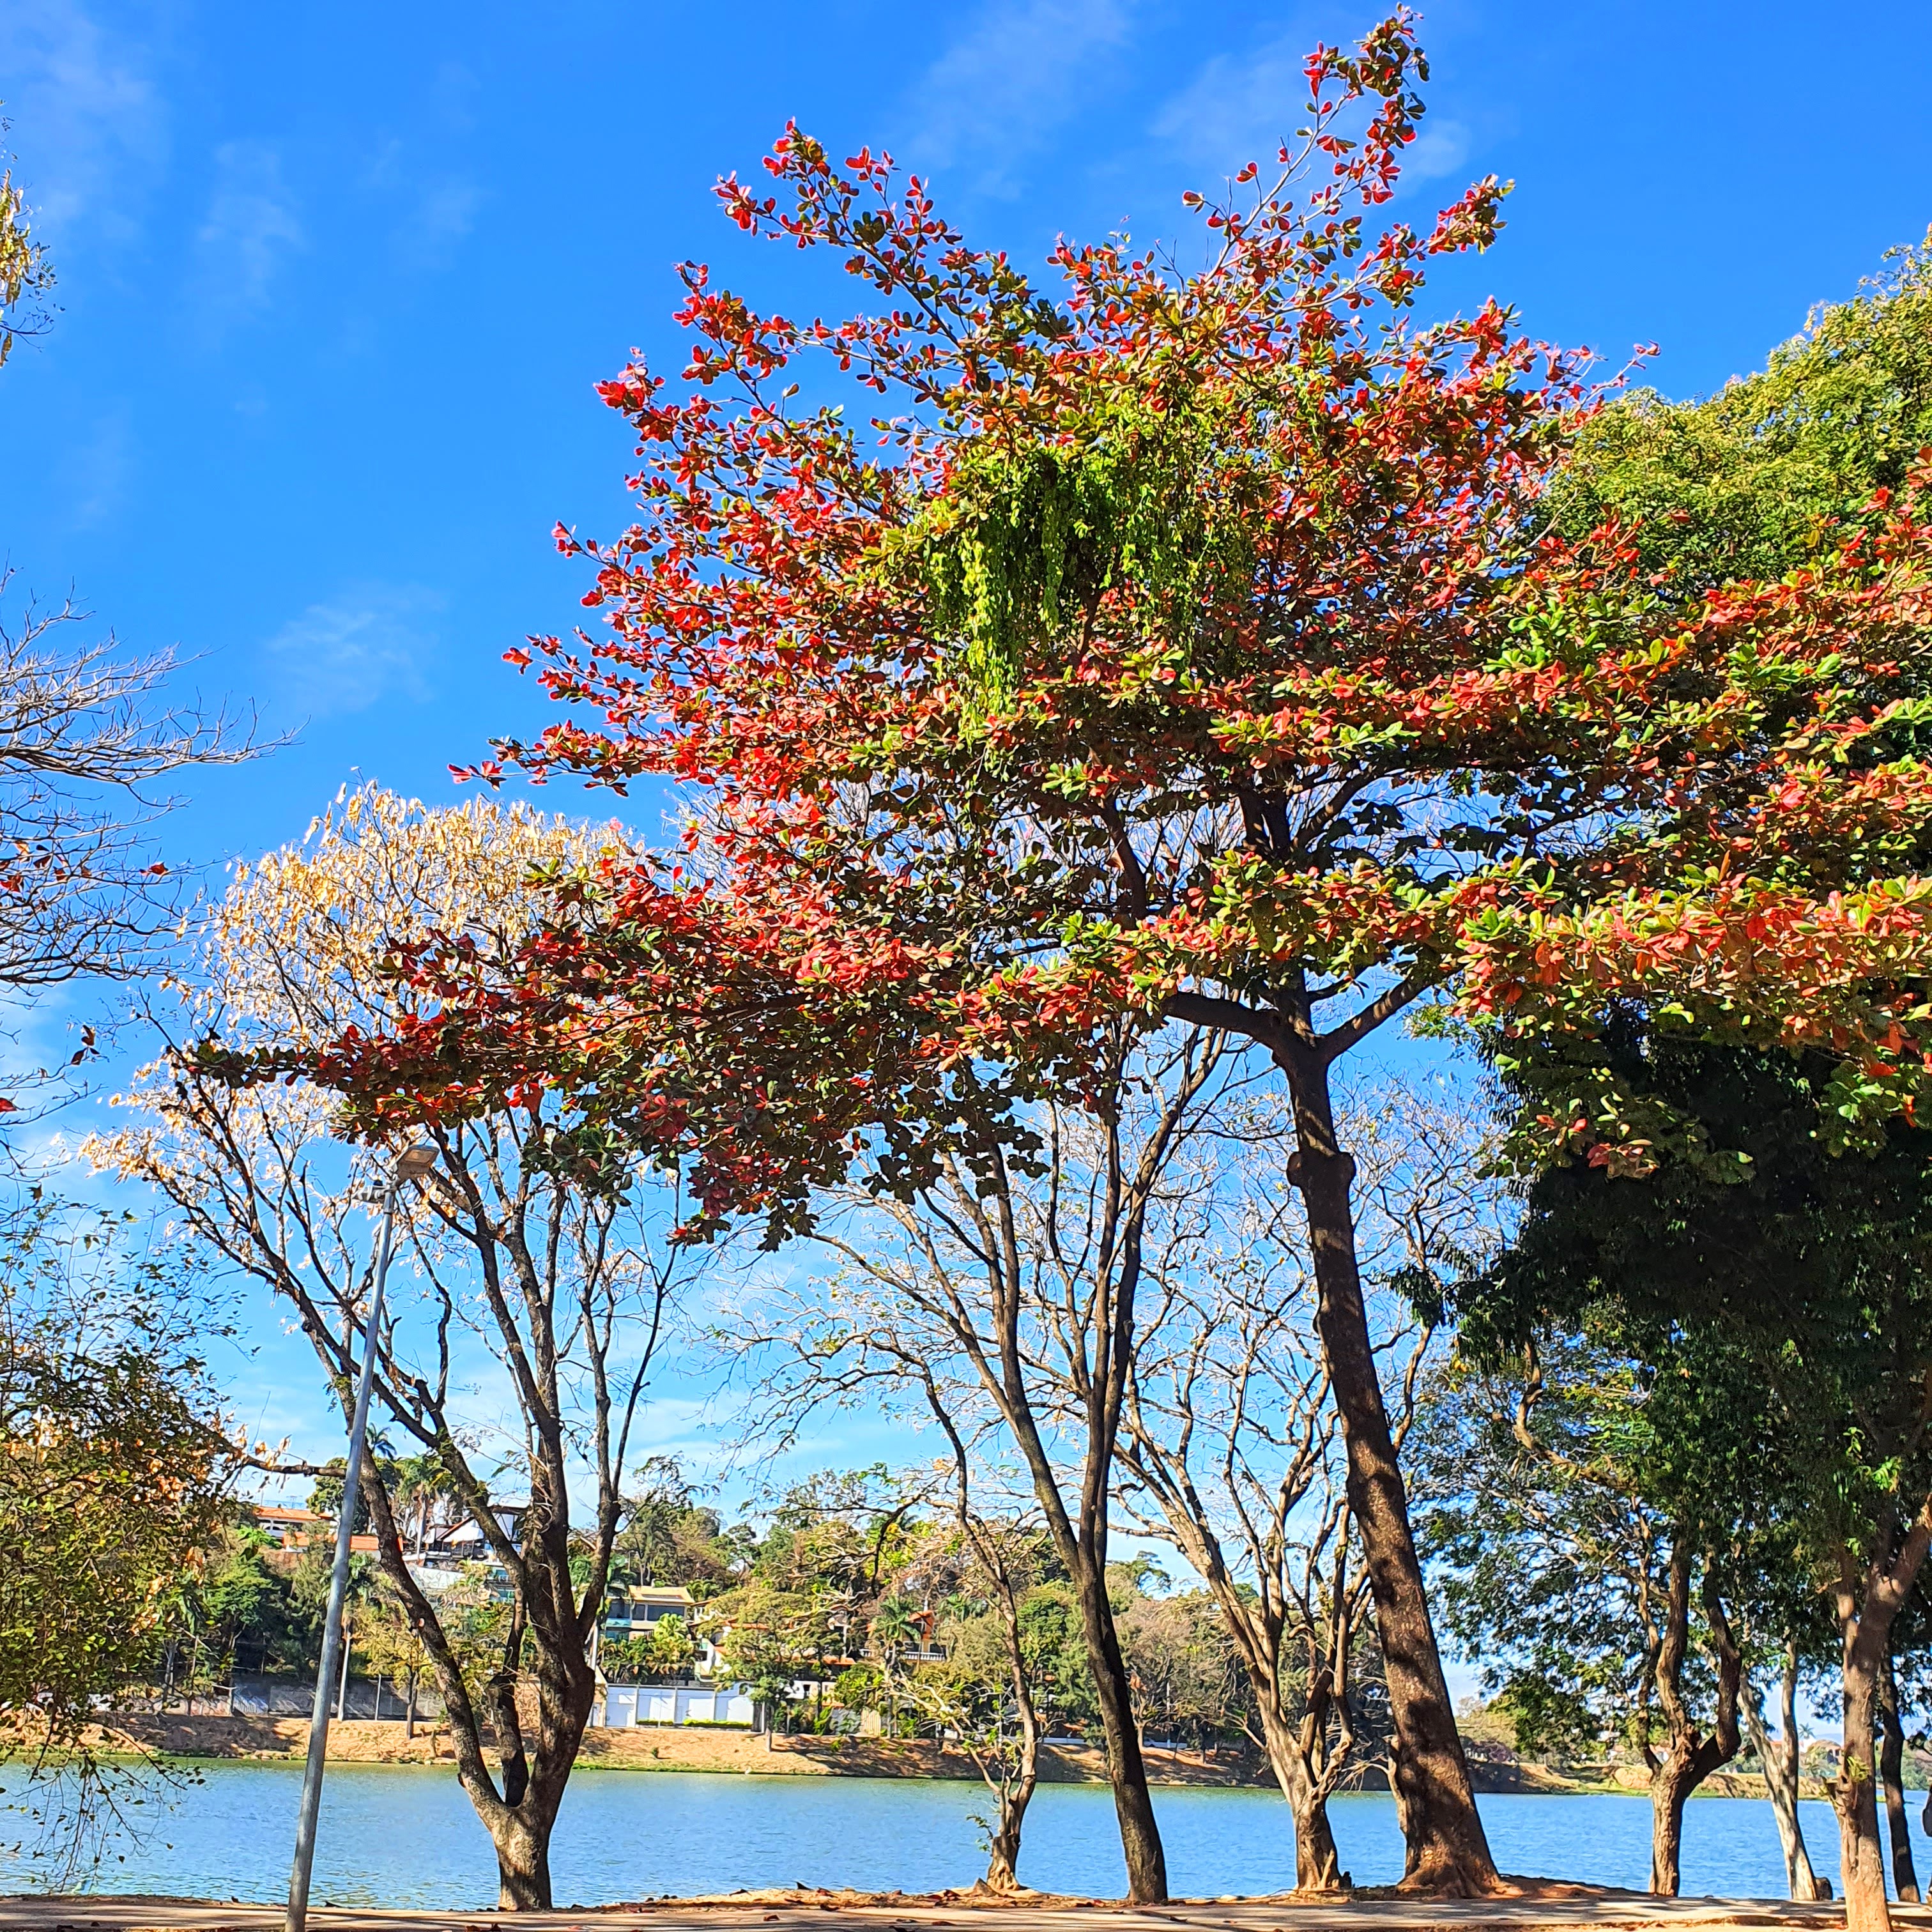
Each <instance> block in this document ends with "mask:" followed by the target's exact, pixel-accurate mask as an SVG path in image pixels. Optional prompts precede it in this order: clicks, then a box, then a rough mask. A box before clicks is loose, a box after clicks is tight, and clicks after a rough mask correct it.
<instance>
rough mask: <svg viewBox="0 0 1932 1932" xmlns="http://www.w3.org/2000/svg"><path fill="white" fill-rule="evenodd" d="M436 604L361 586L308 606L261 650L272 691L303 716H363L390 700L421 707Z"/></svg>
mask: <svg viewBox="0 0 1932 1932" xmlns="http://www.w3.org/2000/svg"><path fill="white" fill-rule="evenodd" d="M442 608H443V598H441V597H440V596H439V595H437V593H436V592H434V591H432V590H425V589H422V588H421V587H420V586H416V585H410V584H404V585H400V586H398V585H384V584H362V585H356V586H351V587H350V588H349V589H347V590H345V591H344V592H343V593H342V594H341V595H340V596H339V597H338V598H336V599H335V601H332V602H330V603H327V604H311V605H310V606H309V607H308V609H307V610H305V611H304V612H303V613H302V615H301V616H299V617H296V618H294V619H291V620H290V622H288V623H286V624H284V625H283V626H282V628H281V629H280V630H279V631H277V632H276V633H275V635H274V636H273V637H271V638H270V639H269V640H268V643H266V645H265V646H263V655H264V657H265V658H266V662H267V665H268V667H269V672H270V673H271V676H272V678H273V679H274V682H275V687H276V688H277V690H278V692H279V694H280V695H281V697H283V698H284V700H286V701H287V703H289V704H290V705H291V706H293V707H294V708H295V709H296V710H298V711H300V712H302V713H303V714H304V715H305V716H308V717H311V718H329V717H341V716H343V715H345V714H347V713H348V712H355V711H363V710H366V709H368V707H369V706H371V705H372V704H374V703H376V702H377V700H379V699H381V698H384V697H392V696H395V695H400V696H402V697H408V698H413V699H414V700H417V701H418V702H420V701H422V700H423V699H425V698H427V697H428V696H429V695H430V683H429V679H428V675H427V670H428V666H429V664H431V663H432V662H433V661H434V659H435V657H436V655H437V649H438V643H437V633H436V628H435V622H434V620H435V619H436V617H437V614H438V613H440V611H441V610H442Z"/></svg>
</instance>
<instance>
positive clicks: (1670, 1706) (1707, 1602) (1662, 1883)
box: [1650, 1533, 1744, 1898]
mask: <svg viewBox="0 0 1932 1932" xmlns="http://www.w3.org/2000/svg"><path fill="white" fill-rule="evenodd" d="M1692 1568H1693V1562H1692V1554H1691V1543H1690V1541H1689V1539H1688V1536H1686V1535H1684V1534H1682V1533H1679V1535H1677V1536H1676V1538H1674V1539H1673V1542H1672V1544H1671V1550H1670V1588H1669V1590H1668V1592H1667V1610H1666V1614H1665V1619H1664V1625H1663V1628H1662V1629H1661V1631H1659V1633H1658V1639H1659V1640H1658V1647H1657V1656H1656V1660H1655V1663H1654V1664H1652V1669H1651V1681H1652V1685H1653V1686H1654V1687H1655V1691H1656V1695H1657V1702H1658V1708H1659V1709H1661V1710H1662V1712H1664V1719H1665V1721H1666V1722H1667V1724H1668V1725H1669V1726H1670V1748H1669V1749H1668V1750H1667V1751H1666V1752H1665V1754H1664V1757H1663V1759H1662V1760H1661V1762H1653V1763H1652V1766H1651V1774H1650V1802H1651V1827H1650V1888H1651V1890H1652V1891H1654V1892H1655V1893H1657V1894H1659V1895H1660V1896H1661V1897H1665V1898H1675V1897H1676V1896H1677V1892H1678V1888H1679V1885H1680V1884H1681V1883H1682V1876H1681V1874H1680V1872H1679V1855H1680V1853H1681V1852H1682V1847H1683V1842H1684V1801H1685V1799H1687V1798H1688V1797H1689V1796H1690V1795H1691V1793H1692V1792H1694V1791H1695V1790H1697V1787H1698V1786H1699V1785H1700V1784H1703V1781H1704V1780H1705V1779H1706V1778H1709V1776H1710V1775H1711V1774H1712V1772H1714V1771H1715V1770H1717V1769H1718V1768H1719V1766H1722V1765H1726V1764H1728V1763H1730V1761H1731V1760H1732V1759H1733V1758H1734V1757H1736V1756H1737V1754H1738V1744H1739V1735H1738V1712H1739V1704H1740V1703H1742V1694H1743V1690H1744V1660H1743V1658H1742V1655H1740V1653H1739V1649H1738V1646H1737V1643H1736V1640H1735V1639H1734V1638H1733V1635H1732V1634H1731V1627H1730V1620H1729V1619H1728V1618H1727V1617H1726V1616H1725V1614H1724V1603H1723V1600H1722V1599H1721V1598H1720V1596H1719V1595H1718V1585H1717V1580H1716V1577H1715V1574H1714V1573H1713V1571H1712V1568H1711V1567H1710V1565H1709V1562H1708V1560H1707V1562H1706V1568H1705V1571H1704V1579H1703V1602H1704V1619H1705V1623H1706V1628H1708V1630H1709V1633H1710V1639H1711V1647H1712V1649H1713V1650H1714V1651H1715V1652H1716V1653H1717V1657H1718V1706H1717V1712H1716V1715H1715V1721H1714V1722H1713V1724H1712V1726H1711V1727H1710V1729H1709V1730H1708V1731H1701V1730H1700V1728H1699V1727H1698V1726H1697V1724H1696V1723H1695V1721H1694V1720H1693V1718H1692V1717H1691V1708H1690V1706H1689V1705H1688V1703H1686V1702H1685V1696H1684V1664H1685V1658H1686V1656H1687V1655H1688V1653H1689V1652H1690V1648H1691V1571H1692Z"/></svg>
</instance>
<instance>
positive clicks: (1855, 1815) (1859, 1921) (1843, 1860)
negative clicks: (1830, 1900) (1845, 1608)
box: [1833, 1614, 1891, 1932]
mask: <svg viewBox="0 0 1932 1932" xmlns="http://www.w3.org/2000/svg"><path fill="white" fill-rule="evenodd" d="M1843 1621H1844V1622H1845V1624H1846V1632H1845V1649H1844V1666H1843V1682H1844V1709H1845V1732H1844V1747H1843V1750H1842V1751H1841V1752H1840V1754H1839V1757H1838V1784H1837V1786H1836V1787H1835V1790H1834V1793H1833V1796H1834V1797H1835V1800H1836V1802H1837V1805H1838V1856H1839V1863H1840V1864H1841V1867H1842V1869H1843V1879H1844V1888H1845V1926H1846V1932H1890V1927H1891V1912H1890V1911H1889V1910H1888V1909H1887V1907H1886V1904H1885V1861H1884V1855H1883V1853H1882V1852H1881V1851H1880V1849H1879V1834H1878V1792H1877V1787H1876V1779H1875V1778H1874V1777H1873V1769H1874V1766H1875V1763H1876V1754H1875V1752H1874V1751H1873V1742H1874V1739H1873V1730H1874V1723H1873V1720H1874V1718H1876V1715H1877V1705H1878V1683H1879V1671H1880V1668H1881V1666H1882V1661H1883V1659H1884V1656H1885V1644H1886V1640H1887V1638H1888V1635H1889V1632H1888V1630H1887V1629H1886V1628H1884V1627H1883V1626H1882V1625H1880V1624H1879V1621H1878V1620H1877V1619H1876V1618H1874V1617H1873V1616H1870V1615H1869V1614H1867V1615H1866V1616H1862V1617H1859V1616H1851V1617H1849V1618H1846V1619H1843Z"/></svg>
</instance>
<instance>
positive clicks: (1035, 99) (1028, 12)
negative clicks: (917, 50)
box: [911, 0, 1134, 193]
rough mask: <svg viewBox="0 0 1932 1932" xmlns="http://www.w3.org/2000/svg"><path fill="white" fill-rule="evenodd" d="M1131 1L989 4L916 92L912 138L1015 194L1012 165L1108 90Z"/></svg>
mask: <svg viewBox="0 0 1932 1932" xmlns="http://www.w3.org/2000/svg"><path fill="white" fill-rule="evenodd" d="M1133 5H1134V0H992V3H991V4H990V5H988V6H986V7H984V8H983V9H982V10H981V11H980V13H979V15H978V17H977V18H976V19H975V20H974V22H973V23H972V24H971V26H969V27H968V28H967V30H966V31H965V32H964V33H963V34H961V35H960V36H959V37H958V38H957V39H956V40H954V41H953V43H952V45H951V46H949V47H948V48H947V49H946V51H945V52H944V53H943V54H941V55H940V57H939V58H938V60H937V61H935V62H934V63H933V65H932V66H931V67H930V68H928V69H927V70H926V75H925V77H924V78H923V80H922V81H921V83H920V84H919V86H918V88H917V89H916V90H915V91H914V93H913V99H912V102H911V111H912V113H913V116H914V119H915V126H916V131H915V133H914V136H913V144H914V145H915V146H916V148H917V150H918V151H919V154H921V155H922V157H924V158H926V160H928V161H929V163H938V164H944V165H958V166H962V167H963V168H965V169H967V170H968V171H970V172H971V175H972V176H973V178H974V181H975V184H976V185H977V186H978V187H980V188H981V189H982V190H985V191H988V192H992V193H1010V192H1012V191H1013V188H1014V187H1015V182H1014V178H1013V163H1014V162H1015V161H1016V160H1019V158H1020V157H1022V156H1023V155H1024V154H1026V153H1028V152H1029V151H1031V150H1032V149H1034V148H1037V146H1039V145H1040V144H1041V143H1042V142H1043V141H1044V140H1045V139H1046V138H1047V136H1049V135H1050V134H1051V133H1052V132H1053V130H1055V128H1056V127H1058V126H1059V125H1060V124H1061V123H1062V122H1064V121H1067V119H1069V118H1071V117H1072V116H1073V115H1075V114H1076V113H1079V112H1080V111H1081V110H1082V108H1084V107H1086V106H1088V104H1090V103H1091V101H1093V100H1094V98H1096V97H1097V95H1099V94H1100V92H1101V91H1102V90H1103V89H1104V88H1105V86H1106V84H1107V76H1108V74H1109V70H1110V68H1111V65H1112V63H1111V61H1110V58H1109V56H1111V55H1115V54H1117V53H1118V52H1120V51H1121V49H1124V47H1125V46H1126V45H1127V40H1128V38H1129V34H1130V13H1131V11H1132V9H1133Z"/></svg>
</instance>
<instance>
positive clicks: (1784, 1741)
mask: <svg viewBox="0 0 1932 1932" xmlns="http://www.w3.org/2000/svg"><path fill="white" fill-rule="evenodd" d="M1744 1716H1745V1727H1746V1729H1747V1730H1749V1732H1750V1733H1751V1749H1752V1750H1753V1751H1756V1752H1757V1756H1758V1762H1759V1763H1760V1764H1761V1765H1763V1766H1764V1783H1765V1789H1766V1790H1767V1791H1769V1793H1770V1794H1771V1814H1772V1817H1773V1818H1774V1819H1775V1820H1777V1823H1778V1844H1779V1846H1780V1847H1781V1849H1782V1850H1783V1852H1784V1881H1785V1883H1786V1885H1787V1886H1788V1887H1789V1888H1790V1892H1791V1895H1792V1897H1793V1898H1794V1899H1797V1900H1801V1901H1810V1900H1817V1899H1825V1898H1829V1897H1831V1895H1832V1882H1831V1880H1830V1879H1822V1878H1820V1876H1818V1874H1817V1873H1816V1872H1815V1871H1814V1870H1813V1869H1812V1867H1811V1853H1810V1852H1808V1850H1806V1849H1805V1829H1804V1826H1802V1824H1801V1823H1799V1817H1798V1792H1799V1782H1798V1781H1799V1769H1800V1757H1799V1744H1798V1646H1797V1645H1796V1643H1791V1644H1788V1645H1787V1646H1786V1649H1785V1667H1784V1698H1783V1702H1782V1704H1781V1722H1782V1724H1783V1727H1784V1736H1782V1737H1781V1738H1779V1739H1775V1740H1774V1739H1772V1738H1771V1737H1770V1736H1769V1735H1767V1733H1766V1730H1765V1728H1764V1719H1763V1715H1762V1714H1761V1713H1760V1711H1759V1709H1758V1703H1757V1695H1756V1694H1755V1693H1754V1692H1750V1691H1747V1693H1746V1694H1745V1703H1744Z"/></svg>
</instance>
